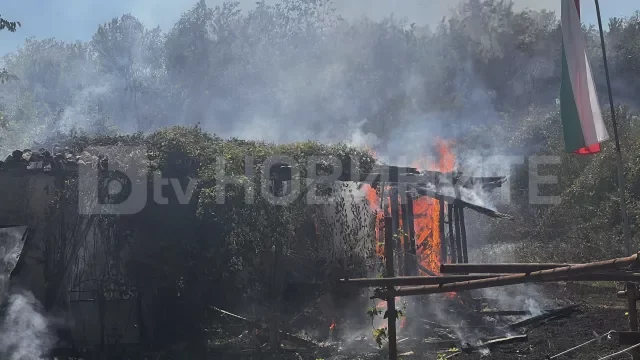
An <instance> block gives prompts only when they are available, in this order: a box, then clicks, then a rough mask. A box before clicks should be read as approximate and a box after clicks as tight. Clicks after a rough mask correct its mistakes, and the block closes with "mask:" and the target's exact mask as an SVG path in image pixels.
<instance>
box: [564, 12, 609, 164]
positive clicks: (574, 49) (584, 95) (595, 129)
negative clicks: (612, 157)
mask: <svg viewBox="0 0 640 360" xmlns="http://www.w3.org/2000/svg"><path fill="white" fill-rule="evenodd" d="M560 117H561V118H562V127H563V130H564V143H565V148H566V150H567V152H575V153H578V154H594V153H597V152H600V143H601V142H603V141H605V140H608V139H609V134H607V128H606V127H605V125H604V121H603V120H602V111H601V110H600V104H599V103H598V94H597V93H596V87H595V84H594V82H593V74H592V73H591V66H590V65H589V60H588V59H587V53H586V45H585V40H584V37H583V35H582V25H581V23H580V0H562V85H561V86H560Z"/></svg>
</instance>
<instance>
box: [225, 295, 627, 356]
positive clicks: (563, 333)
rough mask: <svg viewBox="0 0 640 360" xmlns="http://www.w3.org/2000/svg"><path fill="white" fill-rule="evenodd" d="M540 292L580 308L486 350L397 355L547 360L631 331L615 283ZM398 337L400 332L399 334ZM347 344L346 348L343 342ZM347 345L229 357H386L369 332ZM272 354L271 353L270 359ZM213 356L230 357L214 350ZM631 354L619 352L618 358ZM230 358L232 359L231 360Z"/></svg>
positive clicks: (599, 349) (403, 346)
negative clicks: (616, 332) (514, 340)
mask: <svg viewBox="0 0 640 360" xmlns="http://www.w3.org/2000/svg"><path fill="white" fill-rule="evenodd" d="M539 290H541V291H542V292H543V294H544V297H545V298H547V299H548V300H549V301H551V302H553V303H554V304H555V306H556V307H561V306H566V305H571V304H576V305H579V311H577V312H574V313H572V314H570V315H569V316H566V317H563V318H558V319H552V320H549V321H546V322H542V323H538V324H534V325H531V326H529V327H524V328H522V329H520V333H525V334H527V336H528V338H527V340H526V341H523V342H518V343H512V344H504V345H498V346H496V347H493V348H491V349H490V350H489V351H486V350H485V351H484V352H472V353H458V354H455V352H453V351H452V352H447V351H443V350H440V351H438V350H435V349H434V350H430V349H428V348H423V346H416V345H415V344H416V341H418V343H419V341H420V339H412V341H413V342H412V341H400V342H399V344H398V353H399V354H404V355H402V356H400V357H399V358H400V359H406V360H413V359H416V360H417V359H420V360H422V359H428V360H444V359H447V356H448V358H449V359H453V360H476V359H492V360H493V359H495V360H507V359H508V360H512V359H540V360H543V359H546V357H547V356H553V355H556V354H558V353H560V352H563V351H565V350H568V349H570V348H573V347H575V346H577V345H580V344H582V343H584V342H586V341H588V340H591V339H593V338H594V337H595V336H596V334H597V335H601V334H604V333H607V332H609V331H611V330H620V331H626V330H629V325H628V317H627V315H626V312H627V309H626V300H625V299H619V298H617V297H616V292H617V290H619V289H617V288H616V285H615V284H613V283H552V284H551V283H550V284H544V285H542V286H541V287H540V288H539ZM398 338H399V339H402V338H403V337H402V335H401V334H399V337H398ZM345 347H346V346H345ZM625 347H626V346H620V345H618V339H617V336H615V335H612V336H610V337H608V338H607V337H605V338H602V339H601V340H600V341H594V342H592V343H591V344H588V345H586V346H584V347H582V348H580V349H578V350H576V351H574V352H571V353H569V354H567V355H564V356H561V357H560V358H559V359H580V360H590V359H600V358H601V357H603V356H605V355H608V354H611V353H614V352H616V351H619V350H622V349H624V348H625ZM347 348H348V349H337V348H336V346H335V344H334V346H331V347H328V348H325V349H324V350H322V351H319V352H315V353H297V352H295V351H289V352H281V353H279V354H273V353H271V354H256V353H253V354H251V355H249V354H247V356H238V355H239V354H234V356H233V357H232V358H233V359H245V358H246V359H276V358H277V359H279V360H282V359H296V360H318V359H323V360H365V359H367V360H369V359H371V360H382V359H387V358H388V350H387V348H386V344H385V345H384V347H383V348H382V349H377V348H376V347H375V346H374V345H373V340H372V339H371V336H367V337H366V338H364V337H363V339H362V341H361V344H360V345H359V346H348V347H347ZM274 356H275V357H274ZM216 358H220V359H226V358H228V357H225V356H221V355H220V354H218V356H216ZM626 358H630V356H627V355H621V356H618V357H616V359H626ZM229 359H231V358H229Z"/></svg>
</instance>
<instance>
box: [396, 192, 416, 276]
mask: <svg viewBox="0 0 640 360" xmlns="http://www.w3.org/2000/svg"><path fill="white" fill-rule="evenodd" d="M400 200H404V201H402V218H403V220H402V225H403V232H404V234H405V238H404V242H403V253H404V254H405V256H404V262H403V269H404V270H403V272H404V274H403V275H417V272H416V265H417V263H416V262H417V258H416V240H415V234H414V232H415V229H414V219H413V198H412V197H411V196H410V195H409V194H407V193H404V194H402V196H401V198H400Z"/></svg>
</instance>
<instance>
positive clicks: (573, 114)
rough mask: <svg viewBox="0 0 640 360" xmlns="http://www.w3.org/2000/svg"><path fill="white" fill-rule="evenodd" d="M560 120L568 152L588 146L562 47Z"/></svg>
mask: <svg viewBox="0 0 640 360" xmlns="http://www.w3.org/2000/svg"><path fill="white" fill-rule="evenodd" d="M560 118H561V119H562V125H563V126H562V130H563V132H564V144H565V149H566V151H567V152H574V151H576V150H578V149H581V148H583V147H585V146H587V144H585V141H584V135H583V133H582V124H581V123H580V115H579V114H578V106H577V104H576V98H575V95H574V93H573V88H572V86H571V78H570V77H569V63H568V62H567V56H566V54H565V50H564V46H563V47H562V84H561V85H560Z"/></svg>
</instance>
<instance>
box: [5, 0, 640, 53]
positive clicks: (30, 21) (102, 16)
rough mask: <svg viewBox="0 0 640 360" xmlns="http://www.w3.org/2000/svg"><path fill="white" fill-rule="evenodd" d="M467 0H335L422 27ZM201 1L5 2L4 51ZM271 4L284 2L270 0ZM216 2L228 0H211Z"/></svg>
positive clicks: (552, 0) (607, 10)
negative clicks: (15, 24)
mask: <svg viewBox="0 0 640 360" xmlns="http://www.w3.org/2000/svg"><path fill="white" fill-rule="evenodd" d="M256 1H257V0H239V2H240V4H241V6H242V7H243V8H251V7H253V6H254V4H255V2H256ZM461 1H463V0H334V6H335V8H336V9H337V10H338V12H339V13H340V14H341V15H342V16H344V17H345V18H347V19H353V18H359V17H363V16H367V17H369V18H372V19H380V18H382V17H385V16H387V15H389V14H391V13H393V14H394V15H395V16H396V17H399V18H405V19H407V20H408V21H409V22H415V23H416V24H418V25H425V24H435V23H437V22H438V21H439V20H440V19H441V18H442V17H443V16H446V15H447V14H448V12H449V9H450V8H451V7H452V6H455V5H456V4H457V3H459V2H461ZM196 2H197V0H3V1H2V4H1V5H0V15H2V17H4V18H5V19H7V20H10V21H20V22H21V23H22V27H21V28H20V29H19V30H18V31H17V32H15V33H9V32H7V31H2V32H1V33H0V55H4V54H6V53H7V52H11V51H13V50H15V49H16V48H17V47H18V46H19V45H20V44H22V42H23V41H24V40H25V39H26V38H28V37H35V38H37V39H45V38H51V37H54V38H56V39H58V40H64V41H75V40H89V39H91V36H92V35H93V33H94V32H95V31H96V29H97V27H98V25H99V24H102V23H105V22H107V21H109V20H111V19H112V18H114V17H119V16H120V15H122V14H127V13H131V14H132V15H134V16H136V17H137V18H138V19H140V20H141V21H142V22H143V23H144V24H145V25H146V26H147V27H156V26H160V27H161V28H162V29H163V30H168V29H170V28H171V27H172V26H173V24H174V23H175V22H176V21H177V20H178V19H179V18H180V15H181V14H182V13H184V12H186V11H188V10H189V9H190V8H191V7H192V6H193V5H194V4H195V3H196ZM266 2H267V3H274V2H278V1H277V0H266ZM207 3H208V4H209V5H210V6H215V5H220V4H222V3H223V0H207ZM514 4H515V7H516V8H518V9H523V8H531V9H536V10H539V9H547V10H552V11H556V13H559V9H560V0H514ZM581 8H582V18H583V21H584V22H586V23H591V24H597V18H596V12H595V6H594V3H593V1H585V0H583V1H582V6H581ZM600 9H601V12H602V17H603V22H604V24H605V26H606V24H607V22H608V19H609V18H611V17H625V16H630V15H632V14H633V12H634V11H635V10H639V9H640V3H639V2H638V0H606V1H601V4H600Z"/></svg>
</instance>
